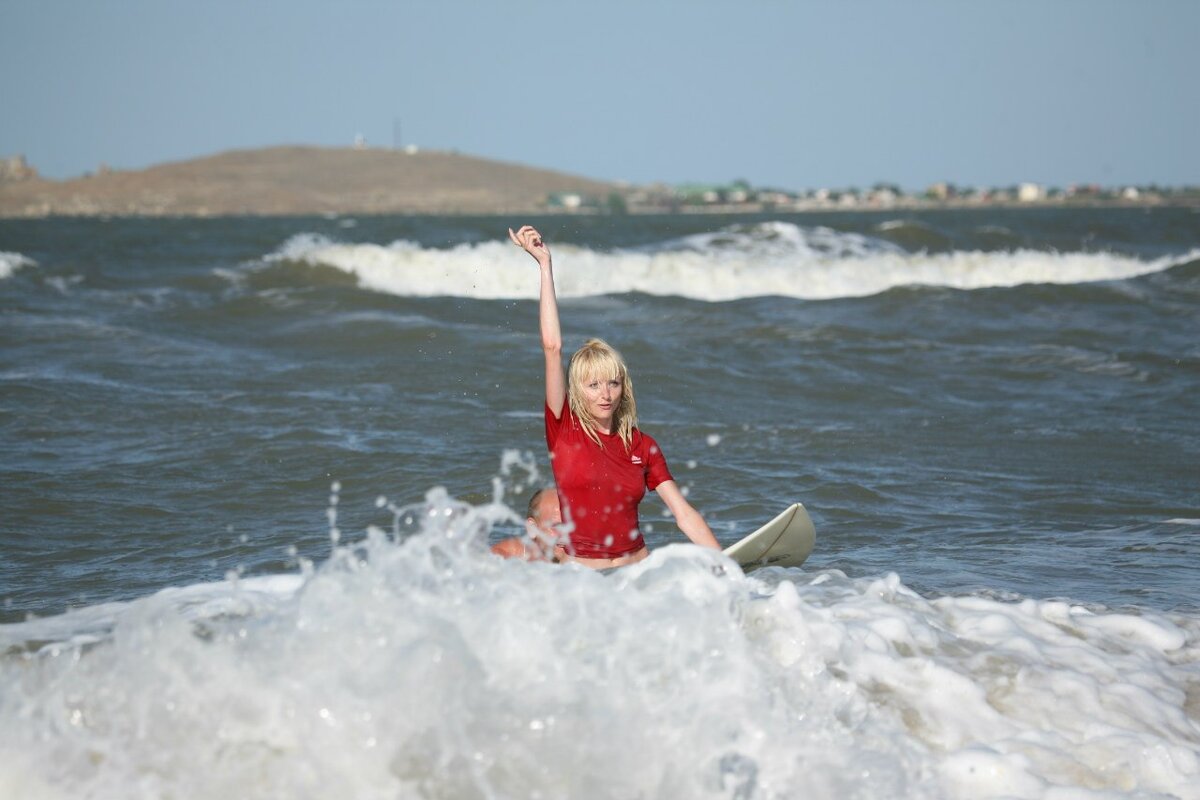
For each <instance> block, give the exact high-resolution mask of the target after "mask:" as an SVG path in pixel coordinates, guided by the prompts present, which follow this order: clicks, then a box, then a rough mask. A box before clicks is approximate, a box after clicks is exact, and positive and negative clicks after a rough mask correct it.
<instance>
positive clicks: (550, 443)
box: [546, 403, 567, 451]
mask: <svg viewBox="0 0 1200 800" xmlns="http://www.w3.org/2000/svg"><path fill="white" fill-rule="evenodd" d="M566 421H567V404H566V403H563V413H562V416H561V417H556V416H554V412H553V411H551V410H550V404H549V403H546V449H547V450H550V451H553V450H554V445H555V444H556V443H557V442H558V432H559V431H561V430H562V426H563V423H564V422H566Z"/></svg>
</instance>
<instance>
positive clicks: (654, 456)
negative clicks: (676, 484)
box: [643, 435, 675, 491]
mask: <svg viewBox="0 0 1200 800" xmlns="http://www.w3.org/2000/svg"><path fill="white" fill-rule="evenodd" d="M643 441H644V442H645V446H646V455H647V458H646V465H647V466H646V488H647V489H649V490H650V491H654V490H655V489H656V488H657V487H658V485H659V484H660V483H666V482H667V481H673V480H675V479H674V478H673V477H671V470H670V469H668V468H667V458H666V456H664V455H663V453H662V449H661V448H660V447H659V446H658V442H656V441H654V440H653V439H651V438H650V437H649V436H645V435H643Z"/></svg>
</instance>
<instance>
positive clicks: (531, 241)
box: [508, 225, 567, 417]
mask: <svg viewBox="0 0 1200 800" xmlns="http://www.w3.org/2000/svg"><path fill="white" fill-rule="evenodd" d="M508 238H510V239H512V241H513V244H515V245H516V246H517V247H520V248H521V249H522V250H524V251H525V252H526V253H529V255H531V256H533V260H534V261H536V262H537V263H538V272H539V273H540V274H541V290H540V292H539V294H538V321H539V324H540V326H541V330H542V350H543V351H544V352H545V355H546V405H548V406H550V410H551V411H553V412H554V416H556V417H561V416H562V410H563V404H565V403H566V401H567V376H566V373H565V372H564V371H563V363H562V329H561V328H560V327H559V324H558V298H557V297H556V296H555V294H554V265H553V263H552V262H551V260H550V248H549V247H547V246H546V243H545V242H544V241H542V235H541V234H540V233H538V232H537V230H535V229H534V227H533V226H532V225H523V226H522V227H521V229H520V230H518V231H517V232H516V233H513V229H512V228H509V229H508Z"/></svg>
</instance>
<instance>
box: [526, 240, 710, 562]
mask: <svg viewBox="0 0 1200 800" xmlns="http://www.w3.org/2000/svg"><path fill="white" fill-rule="evenodd" d="M508 235H509V238H511V239H512V240H513V243H514V244H516V245H517V246H518V247H520V248H521V249H523V250H524V251H525V252H526V253H529V255H531V256H533V258H534V260H535V261H537V263H538V269H539V271H540V273H541V294H540V297H539V301H538V308H539V319H540V322H541V331H542V349H543V350H544V351H545V354H546V445H547V447H548V448H549V450H550V463H551V466H552V467H553V469H554V478H555V481H556V482H557V483H558V495H559V499H560V500H561V505H562V514H563V519H564V520H565V521H566V522H567V523H568V524H569V525H570V526H571V544H570V549H569V550H568V549H567V548H566V547H564V546H563V545H561V544H560V545H558V547H557V548H556V551H555V554H556V556H557V557H558V560H560V561H574V562H576V563H579V564H584V565H586V566H589V567H595V568H598V569H600V568H606V567H619V566H621V565H623V564H632V563H634V562H636V561H641V560H642V559H643V558H645V557H646V556H647V555H648V554H649V552H650V551H649V550H648V549H647V548H646V542H645V540H644V539H643V538H642V534H641V530H640V528H639V526H638V513H637V509H638V503H640V502H641V500H642V498H643V497H644V496H645V494H646V490H647V489H650V490H651V491H656V492H658V496H659V497H661V498H662V500H663V502H665V503H666V504H667V508H668V509H670V511H671V514H673V515H674V517H675V523H676V524H677V525H678V526H679V528H680V530H682V531H683V532H684V533H685V534H687V537H688V538H689V539H691V540H692V541H693V542H695V543H696V544H698V545H702V546H704V547H713V548H718V547H720V545H718V544H717V539H716V537H715V536H713V533H712V530H710V529H709V527H708V524H707V523H706V522H705V521H704V518H703V517H701V516H700V514H699V513H697V511H696V509H694V508H692V506H691V504H690V503H688V501H687V500H686V499H685V498H684V496H683V492H682V491H680V489H679V486H678V485H677V484H676V483H675V479H674V478H672V477H671V472H670V470H668V469H667V461H666V459H665V458H664V457H663V454H662V451H661V450H660V449H659V448H658V443H657V442H655V441H654V440H653V439H652V438H650V437H649V436H647V435H646V434H644V433H642V432H641V431H640V430H638V427H637V404H636V403H635V401H634V398H633V384H632V382H631V381H630V379H629V371H628V370H627V369H626V367H625V361H624V359H622V358H621V354H620V353H618V352H617V351H616V350H614V349H613V348H612V347H610V346H609V345H608V344H606V343H605V342H603V341H601V340H599V339H589V340H588V341H587V342H586V343H585V344H584V345H583V347H581V348H580V349H579V350H578V351H577V352H576V353H575V355H573V356H571V363H570V369H569V371H568V372H567V373H564V371H563V365H562V331H561V330H560V328H559V323H558V299H557V298H556V297H555V294H554V268H553V266H552V264H551V261H550V249H549V248H548V247H547V246H546V243H545V242H544V241H542V237H541V234H539V233H538V232H537V231H536V230H534V229H533V227H531V226H529V225H526V226H524V227H522V228H521V229H520V230H519V231H517V232H516V233H514V232H513V230H512V229H511V228H510V229H509V231H508Z"/></svg>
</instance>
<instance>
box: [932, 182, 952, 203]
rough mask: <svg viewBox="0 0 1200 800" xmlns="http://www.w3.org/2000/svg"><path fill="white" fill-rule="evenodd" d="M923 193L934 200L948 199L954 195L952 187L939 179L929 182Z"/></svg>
mask: <svg viewBox="0 0 1200 800" xmlns="http://www.w3.org/2000/svg"><path fill="white" fill-rule="evenodd" d="M925 195H926V196H927V197H930V198H932V199H934V200H949V199H950V198H951V197H953V196H954V187H953V186H951V185H950V184H948V183H946V182H945V181H939V182H937V183H934V184H931V185H930V187H929V188H928V189H926V190H925Z"/></svg>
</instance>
